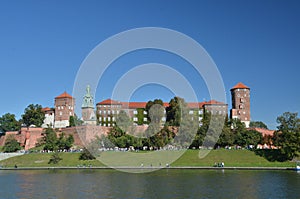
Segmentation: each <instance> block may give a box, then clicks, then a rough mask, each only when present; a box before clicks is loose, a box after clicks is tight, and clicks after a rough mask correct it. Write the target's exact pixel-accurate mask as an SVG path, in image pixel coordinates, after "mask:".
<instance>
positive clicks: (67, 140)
mask: <svg viewBox="0 0 300 199" xmlns="http://www.w3.org/2000/svg"><path fill="white" fill-rule="evenodd" d="M73 143H74V137H73V135H69V136H68V137H66V135H65V133H61V134H60V135H59V138H58V140H57V148H58V149H60V150H64V149H66V150H69V149H70V148H71V147H72V145H73Z"/></svg>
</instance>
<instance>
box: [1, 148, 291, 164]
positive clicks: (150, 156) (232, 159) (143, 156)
mask: <svg viewBox="0 0 300 199" xmlns="http://www.w3.org/2000/svg"><path fill="white" fill-rule="evenodd" d="M199 152H201V153H200V157H201V156H203V154H205V153H206V152H209V153H208V154H207V155H206V156H205V157H204V158H199ZM180 153H181V152H178V151H159V152H149V153H142V152H138V153H136V152H112V151H110V152H103V153H101V155H100V160H101V161H102V162H104V163H107V164H109V165H111V166H134V167H136V166H140V165H141V164H143V165H144V166H150V165H153V166H159V165H162V166H164V165H166V163H171V162H172V160H174V157H176V156H178V155H180ZM60 156H61V158H62V160H61V161H60V162H59V163H58V164H48V161H49V159H50V157H51V154H47V153H44V154H41V153H31V154H25V155H22V156H18V157H13V158H9V159H6V160H3V161H0V165H2V166H5V167H14V165H17V166H18V167H61V166H63V167H76V166H77V165H93V166H104V164H103V163H101V162H100V161H98V160H89V161H82V160H79V156H80V154H79V153H60ZM175 159H176V158H175ZM217 162H224V163H225V167H226V166H228V167H294V166H295V163H294V162H270V161H268V160H266V159H265V158H263V157H260V156H258V155H255V153H254V152H252V151H248V150H225V149H221V150H212V151H206V150H201V151H199V150H188V151H186V152H185V153H184V154H183V155H182V156H181V157H180V158H179V159H177V160H176V161H175V162H173V163H171V166H172V167H176V166H208V167H210V166H213V165H214V163H217Z"/></svg>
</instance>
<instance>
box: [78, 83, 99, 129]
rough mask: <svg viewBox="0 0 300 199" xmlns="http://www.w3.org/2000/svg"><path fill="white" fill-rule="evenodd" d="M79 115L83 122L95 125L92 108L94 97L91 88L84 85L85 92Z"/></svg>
mask: <svg viewBox="0 0 300 199" xmlns="http://www.w3.org/2000/svg"><path fill="white" fill-rule="evenodd" d="M81 115H82V120H83V121H84V124H90V125H96V123H97V122H96V115H95V110H94V98H93V96H92V95H91V88H90V86H89V85H88V86H87V87H86V94H85V95H84V97H83V102H82V106H81Z"/></svg>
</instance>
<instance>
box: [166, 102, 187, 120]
mask: <svg viewBox="0 0 300 199" xmlns="http://www.w3.org/2000/svg"><path fill="white" fill-rule="evenodd" d="M184 104H185V102H184V99H183V98H180V97H174V98H173V99H171V100H170V102H169V106H168V107H167V119H166V120H167V122H168V124H169V125H171V126H180V122H181V114H182V106H184Z"/></svg>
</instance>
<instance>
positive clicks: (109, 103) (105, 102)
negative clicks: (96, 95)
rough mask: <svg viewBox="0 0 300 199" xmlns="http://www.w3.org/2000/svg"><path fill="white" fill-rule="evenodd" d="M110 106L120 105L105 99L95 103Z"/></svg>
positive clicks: (117, 102)
mask: <svg viewBox="0 0 300 199" xmlns="http://www.w3.org/2000/svg"><path fill="white" fill-rule="evenodd" d="M112 104H113V105H117V104H122V103H121V102H119V101H115V100H112V99H106V100H104V101H102V102H99V103H97V105H112Z"/></svg>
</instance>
